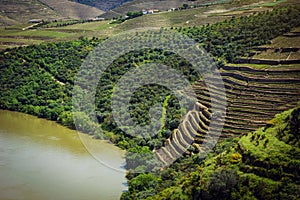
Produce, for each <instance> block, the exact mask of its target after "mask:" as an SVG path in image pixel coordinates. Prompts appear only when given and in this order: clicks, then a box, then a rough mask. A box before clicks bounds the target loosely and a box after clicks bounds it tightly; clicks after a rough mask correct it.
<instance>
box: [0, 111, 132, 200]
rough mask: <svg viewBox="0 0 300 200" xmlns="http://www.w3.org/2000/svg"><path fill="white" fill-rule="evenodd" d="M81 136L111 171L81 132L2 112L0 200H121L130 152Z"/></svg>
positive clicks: (53, 123)
mask: <svg viewBox="0 0 300 200" xmlns="http://www.w3.org/2000/svg"><path fill="white" fill-rule="evenodd" d="M80 137H83V138H85V140H86V141H90V142H91V143H90V145H89V148H93V149H94V152H96V153H97V154H98V157H100V158H102V159H103V160H102V161H103V163H108V165H109V166H111V167H107V166H105V165H103V163H101V162H99V161H97V160H96V159H95V158H94V157H93V156H91V154H89V153H88V152H87V150H86V148H85V147H84V146H83V144H82V143H81V140H80V139H79V136H78V133H77V132H76V131H74V130H70V129H68V128H66V127H63V126H60V125H59V124H57V123H55V122H52V121H48V120H45V119H40V118H36V117H33V116H30V115H26V114H22V113H18V112H11V111H3V110H0V199H6V200H9V199H14V200H15V199H30V200H34V199H43V200H47V199H66V200H67V199H72V200H75V199H87V200H93V199H100V200H102V199H103V200H110V199H119V198H120V196H121V193H122V191H123V190H126V189H127V188H126V179H125V171H124V170H122V166H124V162H125V160H124V159H123V157H124V151H122V150H120V149H119V148H117V147H115V146H113V145H112V144H110V143H108V142H106V141H99V140H94V139H92V138H90V137H89V136H87V135H84V134H82V135H81V136H80ZM91 145H93V146H91ZM116 169H117V170H116Z"/></svg>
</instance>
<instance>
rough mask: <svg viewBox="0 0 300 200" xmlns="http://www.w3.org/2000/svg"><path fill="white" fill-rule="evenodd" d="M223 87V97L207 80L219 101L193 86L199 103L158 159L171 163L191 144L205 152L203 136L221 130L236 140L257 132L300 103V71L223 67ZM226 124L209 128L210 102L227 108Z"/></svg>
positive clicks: (202, 87) (200, 84)
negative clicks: (224, 91) (224, 90)
mask: <svg viewBox="0 0 300 200" xmlns="http://www.w3.org/2000/svg"><path fill="white" fill-rule="evenodd" d="M220 72H221V75H222V77H223V81H224V85H225V88H226V97H222V96H218V93H221V91H220V90H219V89H218V88H219V86H218V85H216V84H215V83H214V80H206V83H210V84H212V85H214V86H215V88H214V89H213V90H212V91H211V93H213V96H214V97H216V96H218V98H214V99H210V92H209V90H208V88H207V86H206V83H205V82H203V81H198V82H196V83H195V84H194V86H193V89H194V91H195V92H196V94H197V98H198V100H199V101H198V104H197V105H195V109H194V111H191V112H189V113H188V115H187V116H186V118H185V119H186V120H184V121H183V122H182V123H181V125H180V126H179V128H178V129H176V130H175V131H174V132H173V134H172V136H171V137H170V138H169V139H168V140H167V141H166V144H165V145H166V146H165V147H164V148H163V149H162V150H159V151H157V152H156V154H157V157H158V158H159V159H160V160H161V161H163V162H165V163H170V162H171V161H174V160H176V158H177V155H181V154H182V153H184V152H185V149H186V148H187V147H188V144H191V143H192V141H193V140H194V142H193V147H194V148H195V152H205V149H203V147H202V146H201V144H203V142H204V141H206V138H205V136H206V134H207V133H208V131H210V134H214V131H222V134H221V135H220V136H221V137H222V138H226V137H235V136H238V135H241V134H245V133H248V132H251V131H254V130H256V129H257V128H259V127H262V126H264V125H266V124H267V123H268V121H269V120H271V119H272V118H273V117H274V116H275V115H276V114H277V113H280V112H282V111H284V110H287V109H289V108H293V107H295V106H296V105H297V102H298V101H299V100H300V68H299V67H297V68H291V69H289V68H287V69H267V70H264V69H253V68H250V67H233V66H224V67H222V68H221V69H220ZM226 98H227V113H226V117H225V124H224V127H223V130H222V127H214V128H213V129H210V128H209V125H210V119H211V117H212V112H211V109H210V108H211V103H212V102H213V103H215V104H217V105H218V106H219V108H220V109H222V108H223V107H224V106H226Z"/></svg>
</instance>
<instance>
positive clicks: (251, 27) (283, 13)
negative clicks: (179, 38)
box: [178, 6, 300, 62]
mask: <svg viewBox="0 0 300 200" xmlns="http://www.w3.org/2000/svg"><path fill="white" fill-rule="evenodd" d="M299 18H300V8H299V6H290V7H285V8H276V9H274V10H273V11H272V12H269V11H267V12H265V13H259V14H254V15H250V16H247V17H240V18H235V17H233V18H232V19H231V20H225V21H224V22H219V23H216V24H212V25H207V26H203V27H190V28H188V29H182V28H178V31H180V32H183V33H184V34H187V35H188V36H190V37H192V38H194V39H195V40H196V41H197V42H199V43H201V44H202V46H203V47H204V49H206V50H207V51H208V52H209V53H211V54H212V55H213V56H216V57H219V58H223V59H225V60H227V61H228V62H237V61H238V58H239V57H241V56H244V55H247V54H248V53H250V51H251V50H252V48H253V47H256V46H259V45H263V44H267V43H268V42H269V41H270V40H271V39H273V38H275V37H277V36H279V35H281V34H283V33H286V32H288V31H289V30H290V29H291V28H293V27H296V26H299V25H300V22H299V20H298V19H299Z"/></svg>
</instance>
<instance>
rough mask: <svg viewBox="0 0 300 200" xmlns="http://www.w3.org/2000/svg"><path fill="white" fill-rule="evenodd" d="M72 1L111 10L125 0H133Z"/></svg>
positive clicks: (125, 0)
mask: <svg viewBox="0 0 300 200" xmlns="http://www.w3.org/2000/svg"><path fill="white" fill-rule="evenodd" d="M72 1H74V2H78V3H81V4H86V5H89V6H93V7H96V8H99V9H101V10H104V11H109V10H111V9H113V8H116V7H118V6H120V5H122V4H123V3H125V2H128V1H132V0H108V1H107V0H72Z"/></svg>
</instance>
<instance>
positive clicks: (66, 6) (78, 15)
mask: <svg viewBox="0 0 300 200" xmlns="http://www.w3.org/2000/svg"><path fill="white" fill-rule="evenodd" d="M39 1H40V2H42V3H44V4H45V5H47V6H48V7H49V8H51V9H53V10H55V11H56V12H57V13H59V14H60V15H62V16H64V17H67V18H72V19H88V18H90V17H96V16H98V15H101V14H103V13H104V12H103V11H102V10H99V9H97V8H95V7H91V6H87V5H82V4H79V3H75V2H71V1H68V0H61V1H55V0H39Z"/></svg>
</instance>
